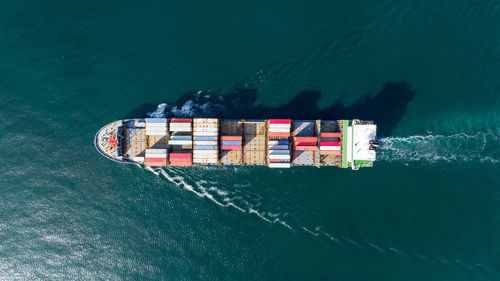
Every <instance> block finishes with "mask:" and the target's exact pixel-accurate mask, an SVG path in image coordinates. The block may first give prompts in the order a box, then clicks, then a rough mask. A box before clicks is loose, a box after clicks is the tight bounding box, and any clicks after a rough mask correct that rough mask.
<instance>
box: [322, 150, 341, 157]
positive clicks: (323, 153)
mask: <svg viewBox="0 0 500 281" xmlns="http://www.w3.org/2000/svg"><path fill="white" fill-rule="evenodd" d="M319 154H321V155H338V156H340V155H342V151H340V150H321V151H320V152H319Z"/></svg>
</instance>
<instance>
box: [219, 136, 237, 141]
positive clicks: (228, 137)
mask: <svg viewBox="0 0 500 281" xmlns="http://www.w3.org/2000/svg"><path fill="white" fill-rule="evenodd" d="M220 139H221V140H224V141H240V140H241V136H222V137H220Z"/></svg>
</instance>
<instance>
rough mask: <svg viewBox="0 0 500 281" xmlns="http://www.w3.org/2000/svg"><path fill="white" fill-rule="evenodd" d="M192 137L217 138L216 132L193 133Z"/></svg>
mask: <svg viewBox="0 0 500 281" xmlns="http://www.w3.org/2000/svg"><path fill="white" fill-rule="evenodd" d="M193 135H194V136H213V137H216V136H217V132H193Z"/></svg>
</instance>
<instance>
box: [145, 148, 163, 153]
mask: <svg viewBox="0 0 500 281" xmlns="http://www.w3.org/2000/svg"><path fill="white" fill-rule="evenodd" d="M146 153H167V149H165V148H146Z"/></svg>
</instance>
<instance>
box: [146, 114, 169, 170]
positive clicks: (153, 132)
mask: <svg viewBox="0 0 500 281" xmlns="http://www.w3.org/2000/svg"><path fill="white" fill-rule="evenodd" d="M145 121H146V126H145V127H146V139H147V140H148V149H146V150H145V158H144V165H146V166H166V165H167V153H168V150H167V148H166V147H161V148H154V149H150V147H151V146H150V140H151V142H152V143H156V140H157V139H162V138H166V137H167V135H168V132H167V119H165V118H146V119H145Z"/></svg>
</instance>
